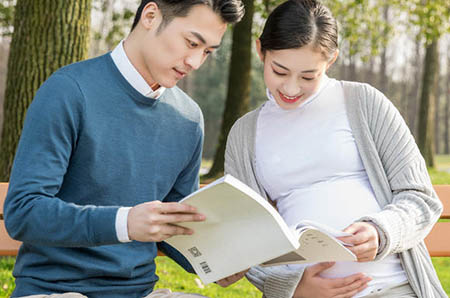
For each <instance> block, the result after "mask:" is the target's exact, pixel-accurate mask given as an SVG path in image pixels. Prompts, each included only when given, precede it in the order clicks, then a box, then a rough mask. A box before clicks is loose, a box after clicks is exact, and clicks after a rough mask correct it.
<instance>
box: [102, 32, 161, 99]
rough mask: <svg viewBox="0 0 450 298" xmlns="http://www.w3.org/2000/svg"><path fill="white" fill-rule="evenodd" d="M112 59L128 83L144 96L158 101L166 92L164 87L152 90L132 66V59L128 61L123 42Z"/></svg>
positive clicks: (113, 53) (112, 53) (114, 52)
mask: <svg viewBox="0 0 450 298" xmlns="http://www.w3.org/2000/svg"><path fill="white" fill-rule="evenodd" d="M111 57H112V59H113V61H114V64H116V66H117V68H118V69H119V71H120V73H121V74H122V75H123V76H124V78H125V79H126V80H127V81H128V83H130V85H131V86H133V88H134V89H136V90H137V91H139V93H141V94H142V95H144V96H146V97H151V98H155V99H158V98H160V97H161V95H162V94H163V92H164V91H165V90H166V88H165V87H162V86H161V87H159V88H158V89H156V90H152V88H151V87H150V86H149V85H148V84H147V82H146V81H145V80H144V78H143V77H142V76H141V74H140V73H139V72H138V71H137V70H136V68H135V67H134V66H133V64H131V61H130V59H128V56H127V54H126V53H125V49H124V48H123V40H122V41H121V42H120V43H119V44H118V45H117V46H116V48H115V49H114V50H113V51H112V52H111Z"/></svg>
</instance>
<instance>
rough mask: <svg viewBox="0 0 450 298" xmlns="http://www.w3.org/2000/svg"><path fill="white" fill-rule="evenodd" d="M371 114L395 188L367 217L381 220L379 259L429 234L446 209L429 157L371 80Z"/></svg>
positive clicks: (375, 139)
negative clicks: (430, 171) (427, 161)
mask: <svg viewBox="0 0 450 298" xmlns="http://www.w3.org/2000/svg"><path fill="white" fill-rule="evenodd" d="M365 92H366V94H367V95H366V96H365V97H364V98H366V100H367V102H365V103H364V104H363V113H364V115H365V117H366V119H367V122H368V126H369V129H370V133H371V135H372V138H373V142H374V145H375V148H376V150H377V152H378V156H379V158H380V160H381V163H382V167H383V169H384V171H385V173H386V177H387V180H388V182H389V185H390V187H391V191H392V200H391V202H390V203H389V204H387V205H386V206H384V207H383V209H382V211H381V212H378V213H374V214H369V215H367V216H365V217H363V218H362V219H361V220H364V221H371V222H373V223H375V224H376V225H377V227H378V230H379V232H380V238H381V243H382V245H381V246H380V250H379V252H378V256H377V259H381V258H383V257H385V256H387V255H389V254H392V253H399V252H403V251H405V250H407V249H410V248H412V247H414V246H416V245H417V244H418V243H420V242H421V241H423V240H424V238H425V237H426V235H427V234H428V233H429V232H430V230H431V228H432V227H433V225H434V224H435V223H436V221H437V220H438V219H439V216H440V214H441V212H442V203H441V202H440V201H439V199H438V197H437V195H436V193H435V192H434V189H433V186H432V184H431V180H430V177H429V175H428V171H427V167H426V165H425V161H424V159H423V157H422V156H421V154H420V151H419V149H418V147H417V145H416V143H415V141H414V138H413V136H412V134H411V133H410V131H409V129H408V127H407V125H406V123H405V121H404V120H403V118H402V117H401V115H400V113H399V112H398V110H397V109H396V108H395V107H394V105H393V104H392V103H391V102H390V101H389V100H388V99H387V98H386V97H385V96H384V95H383V94H382V93H381V92H379V91H378V90H376V89H375V88H372V87H370V86H368V85H366V86H365Z"/></svg>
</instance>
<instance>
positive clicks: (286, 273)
mask: <svg viewBox="0 0 450 298" xmlns="http://www.w3.org/2000/svg"><path fill="white" fill-rule="evenodd" d="M251 118H252V117H251V115H249V114H247V116H244V117H243V118H241V119H240V120H238V121H237V122H236V123H235V124H234V126H233V127H232V128H231V131H230V134H229V135H228V139H227V145H226V150H225V173H226V174H231V175H232V176H234V177H236V178H238V179H239V180H241V181H242V182H244V183H245V184H247V185H248V186H250V187H251V188H253V189H254V190H255V191H256V192H258V193H259V194H261V195H262V196H263V197H265V198H266V199H267V196H266V195H265V193H264V192H263V191H262V188H261V186H260V185H258V182H257V180H256V177H255V174H254V169H253V166H252V158H253V155H252V154H251V146H252V144H253V141H254V140H253V138H254V136H253V134H254V132H253V131H252V127H253V125H251ZM253 120H255V119H253ZM261 249H264V247H261ZM302 276H303V270H301V271H297V270H295V271H293V270H291V269H289V268H288V267H287V266H273V267H261V266H255V267H252V268H251V269H250V270H249V272H248V273H247V274H246V277H247V279H248V280H249V281H250V282H251V283H252V284H253V285H254V286H255V287H256V288H258V289H259V290H260V291H262V292H263V294H264V297H267V298H291V297H292V296H293V294H294V291H295V289H296V288H297V285H298V283H299V282H300V280H301V278H302Z"/></svg>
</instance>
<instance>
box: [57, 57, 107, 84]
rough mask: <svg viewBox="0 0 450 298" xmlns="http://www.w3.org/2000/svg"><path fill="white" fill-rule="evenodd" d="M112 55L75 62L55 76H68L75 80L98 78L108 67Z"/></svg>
mask: <svg viewBox="0 0 450 298" xmlns="http://www.w3.org/2000/svg"><path fill="white" fill-rule="evenodd" d="M109 55H110V54H109V53H107V54H104V55H101V56H98V57H94V58H90V59H86V60H82V61H78V62H74V63H72V64H69V65H66V66H63V67H61V68H60V69H58V70H57V71H56V72H55V74H59V75H66V76H69V77H72V78H74V79H80V78H83V77H86V76H93V75H95V76H97V75H98V73H101V72H103V70H105V69H106V67H107V65H108V59H109V57H108V56H109Z"/></svg>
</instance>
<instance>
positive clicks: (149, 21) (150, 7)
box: [139, 1, 162, 29]
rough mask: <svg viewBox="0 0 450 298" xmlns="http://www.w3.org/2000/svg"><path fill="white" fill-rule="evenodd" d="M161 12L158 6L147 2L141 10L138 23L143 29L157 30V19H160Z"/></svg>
mask: <svg viewBox="0 0 450 298" xmlns="http://www.w3.org/2000/svg"><path fill="white" fill-rule="evenodd" d="M161 18H162V16H161V11H160V10H159V7H158V4H156V3H155V2H153V1H152V2H149V3H148V4H147V5H146V6H145V7H144V9H143V10H142V14H141V19H140V21H139V22H140V23H141V24H142V26H143V27H144V28H145V29H152V28H157V26H159V23H160V21H159V19H161Z"/></svg>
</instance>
